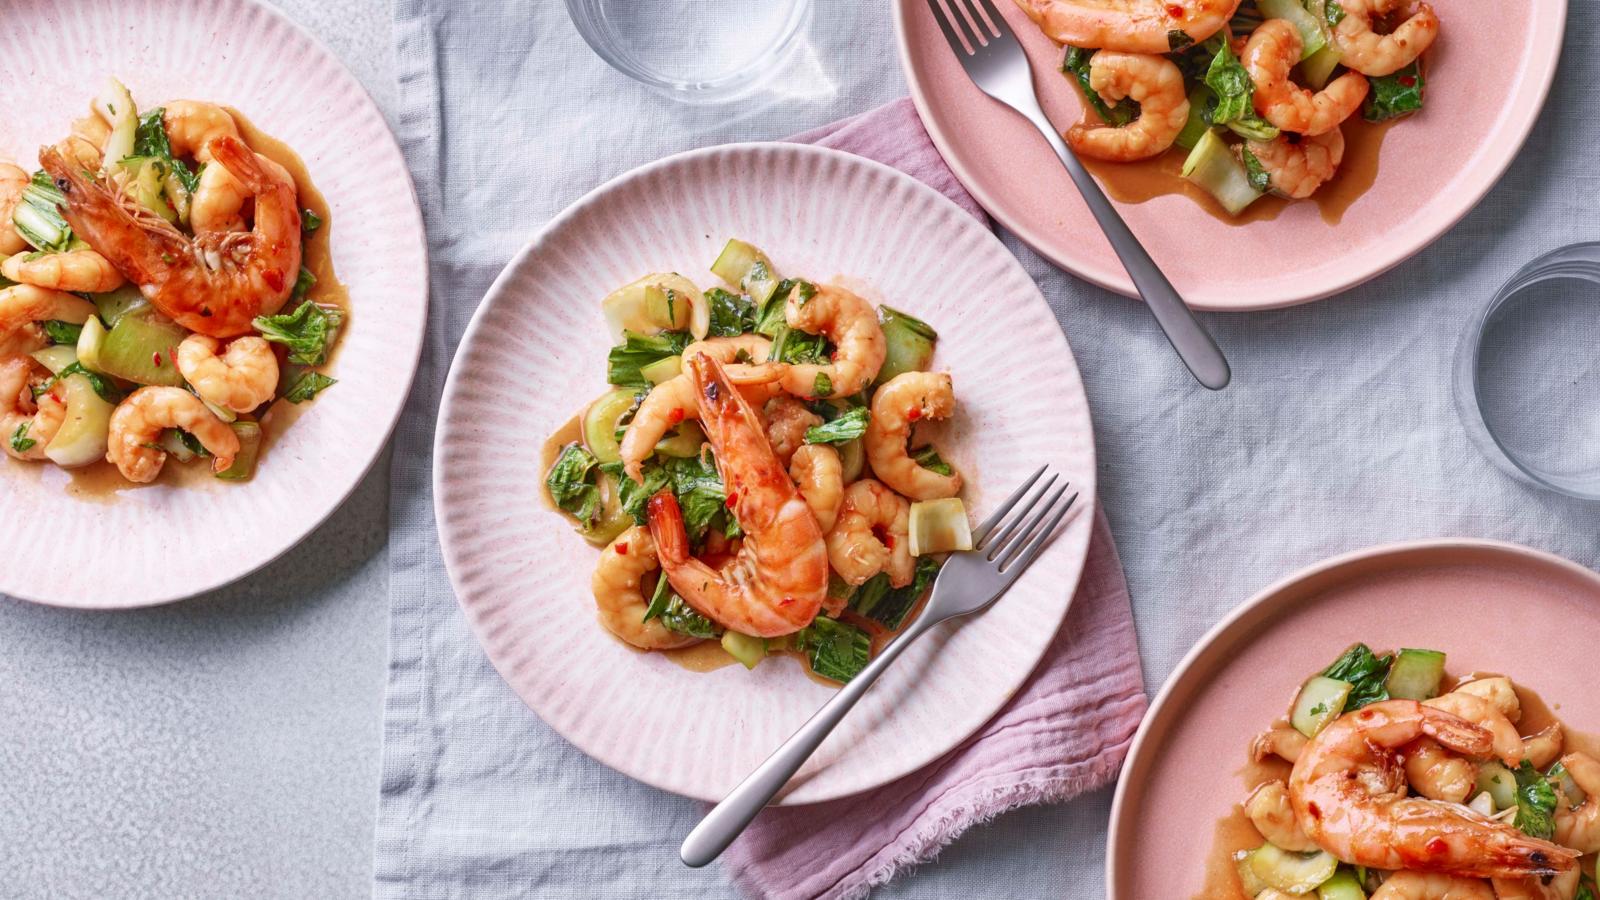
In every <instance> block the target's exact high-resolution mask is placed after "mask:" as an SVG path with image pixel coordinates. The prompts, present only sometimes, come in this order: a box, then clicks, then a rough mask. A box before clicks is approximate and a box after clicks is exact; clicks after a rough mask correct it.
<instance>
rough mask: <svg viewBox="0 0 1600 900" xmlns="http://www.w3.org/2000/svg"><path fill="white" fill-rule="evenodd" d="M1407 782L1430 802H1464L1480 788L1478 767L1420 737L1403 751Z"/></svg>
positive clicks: (1402, 760)
mask: <svg viewBox="0 0 1600 900" xmlns="http://www.w3.org/2000/svg"><path fill="white" fill-rule="evenodd" d="M1400 759H1401V762H1402V764H1403V765H1404V766H1405V771H1406V782H1407V783H1408V784H1410V785H1411V789H1412V790H1414V791H1416V792H1417V793H1418V794H1421V795H1422V796H1424V797H1427V798H1428V799H1429V800H1443V801H1445V802H1447V803H1465V802H1466V800H1467V797H1468V796H1469V795H1471V794H1472V793H1473V792H1474V791H1476V790H1477V787H1478V764H1477V763H1476V762H1473V761H1472V760H1470V759H1467V758H1466V757H1464V756H1460V755H1458V754H1455V753H1451V752H1450V751H1449V750H1446V749H1445V748H1444V747H1442V746H1440V744H1439V742H1438V741H1436V740H1434V739H1433V738H1426V737H1423V738H1417V739H1416V740H1414V741H1412V742H1411V743H1409V744H1407V745H1406V746H1405V747H1403V748H1401V750H1400Z"/></svg>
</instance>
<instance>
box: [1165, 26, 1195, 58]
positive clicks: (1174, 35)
mask: <svg viewBox="0 0 1600 900" xmlns="http://www.w3.org/2000/svg"><path fill="white" fill-rule="evenodd" d="M1193 44H1194V38H1192V37H1190V36H1189V32H1187V31H1183V30H1182V29H1178V28H1174V29H1172V30H1171V31H1168V32H1167V49H1168V50H1169V51H1171V52H1173V53H1177V52H1178V51H1179V50H1182V49H1184V48H1185V47H1189V46H1192V45H1193Z"/></svg>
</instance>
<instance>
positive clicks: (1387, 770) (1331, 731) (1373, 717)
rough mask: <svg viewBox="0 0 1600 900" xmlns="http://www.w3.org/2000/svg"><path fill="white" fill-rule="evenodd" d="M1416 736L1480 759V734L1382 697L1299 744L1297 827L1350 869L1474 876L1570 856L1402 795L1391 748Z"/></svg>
mask: <svg viewBox="0 0 1600 900" xmlns="http://www.w3.org/2000/svg"><path fill="white" fill-rule="evenodd" d="M1420 737H1430V738H1433V739H1434V740H1436V741H1438V742H1439V743H1440V744H1442V745H1443V746H1444V747H1446V748H1447V749H1449V750H1451V751H1454V752H1456V753H1460V754H1462V755H1464V756H1469V757H1473V758H1483V757H1486V756H1488V755H1489V753H1490V751H1491V750H1492V749H1493V743H1492V740H1491V738H1490V735H1489V733H1488V732H1487V731H1485V730H1483V729H1482V728H1480V727H1478V726H1477V725H1474V724H1472V723H1471V722H1468V721H1466V720H1465V719H1462V718H1460V717H1459V716H1456V715H1453V714H1451V713H1448V712H1445V711H1444V710H1441V709H1435V708H1434V707H1431V706H1424V705H1423V704H1421V703H1417V702H1416V701H1412V700H1385V701H1382V702H1380V703H1374V704H1371V705H1370V706H1366V707H1363V708H1362V709H1360V710H1357V711H1355V712H1352V713H1347V714H1345V715H1343V716H1340V717H1339V718H1338V719H1336V720H1334V721H1333V722H1332V723H1330V724H1329V725H1328V726H1327V727H1325V728H1324V729H1323V730H1322V731H1321V732H1319V733H1318V734H1317V736H1316V737H1314V738H1312V739H1311V740H1310V742H1308V743H1307V744H1306V748H1305V750H1304V751H1302V752H1301V754H1300V759H1299V760H1298V761H1297V762H1296V763H1295V764H1294V770H1293V772H1292V773H1291V774H1290V776H1289V799H1290V802H1291V803H1292V804H1293V806H1294V811H1295V815H1296V816H1297V817H1298V818H1299V820H1300V827H1301V828H1303V829H1304V830H1305V832H1306V834H1307V835H1308V836H1309V837H1310V838H1311V839H1312V840H1314V841H1316V842H1317V845H1318V846H1320V847H1321V848H1322V849H1324V850H1326V851H1328V852H1329V853H1332V854H1333V855H1334V856H1337V857H1338V858H1339V859H1341V860H1343V861H1344V862H1347V863H1350V864H1352V865H1360V866H1368V867H1370V868H1378V869H1414V870H1417V871H1422V872H1438V873H1444V874H1450V875H1463V876H1470V877H1476V878H1488V877H1497V878H1520V877H1524V876H1529V875H1538V876H1544V875H1553V874H1555V873H1557V872H1564V871H1566V870H1567V869H1570V868H1572V867H1573V865H1574V859H1575V857H1576V856H1577V854H1576V853H1574V852H1572V851H1570V850H1567V849H1566V848H1564V847H1558V846H1556V845H1555V844H1552V843H1550V842H1548V841H1541V840H1537V839H1535V838H1530V837H1527V836H1526V835H1524V834H1523V833H1522V832H1520V831H1518V830H1517V829H1515V828H1513V827H1511V826H1510V825H1506V824H1503V823H1500V822H1496V821H1493V820H1491V819H1489V818H1487V817H1485V816H1481V815H1478V814H1477V813H1474V812H1472V811H1471V810H1468V809H1466V808H1465V807H1461V806H1456V805H1452V804H1446V803H1438V802H1435V801H1432V800H1423V799H1418V798H1414V797H1407V796H1406V783H1405V777H1404V773H1403V772H1402V771H1401V766H1400V763H1399V760H1398V758H1397V757H1396V751H1397V750H1398V749H1399V748H1401V747H1403V746H1405V745H1407V744H1409V743H1411V742H1412V741H1415V740H1416V739H1418V738H1420Z"/></svg>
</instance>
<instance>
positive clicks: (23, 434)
mask: <svg viewBox="0 0 1600 900" xmlns="http://www.w3.org/2000/svg"><path fill="white" fill-rule="evenodd" d="M32 424H33V420H32V419H29V420H28V421H26V422H23V423H22V424H21V425H18V426H17V430H16V431H13V432H11V449H12V450H13V451H14V452H16V453H27V452H28V451H29V450H32V449H33V448H34V446H35V445H36V444H38V443H39V442H38V441H36V440H34V439H33V438H30V437H28V426H29V425H32Z"/></svg>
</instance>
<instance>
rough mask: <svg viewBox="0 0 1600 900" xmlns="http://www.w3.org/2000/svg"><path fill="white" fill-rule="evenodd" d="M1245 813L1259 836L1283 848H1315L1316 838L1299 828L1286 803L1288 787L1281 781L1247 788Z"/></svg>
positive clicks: (1302, 849)
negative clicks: (1250, 788) (1250, 790)
mask: <svg viewBox="0 0 1600 900" xmlns="http://www.w3.org/2000/svg"><path fill="white" fill-rule="evenodd" d="M1244 814H1245V815H1246V816H1249V817H1250V824H1252V825H1254V826H1255V827H1256V830H1257V831H1259V832H1261V836H1262V837H1264V838H1266V839H1267V840H1269V841H1271V842H1272V843H1274V844H1277V845H1278V846H1279V847H1281V848H1283V849H1284V850H1290V851H1293V852H1295V853H1308V852H1310V851H1312V850H1316V849H1317V843H1316V841H1313V840H1312V839H1311V838H1309V837H1306V833H1305V832H1304V831H1301V830H1300V822H1299V820H1298V819H1296V818H1295V816H1294V807H1292V806H1290V805H1289V789H1288V788H1287V787H1286V786H1284V783H1283V782H1281V781H1268V782H1266V783H1264V784H1262V785H1259V786H1258V787H1257V788H1256V789H1255V790H1254V791H1252V792H1250V797H1249V799H1247V800H1245V802H1244Z"/></svg>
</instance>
